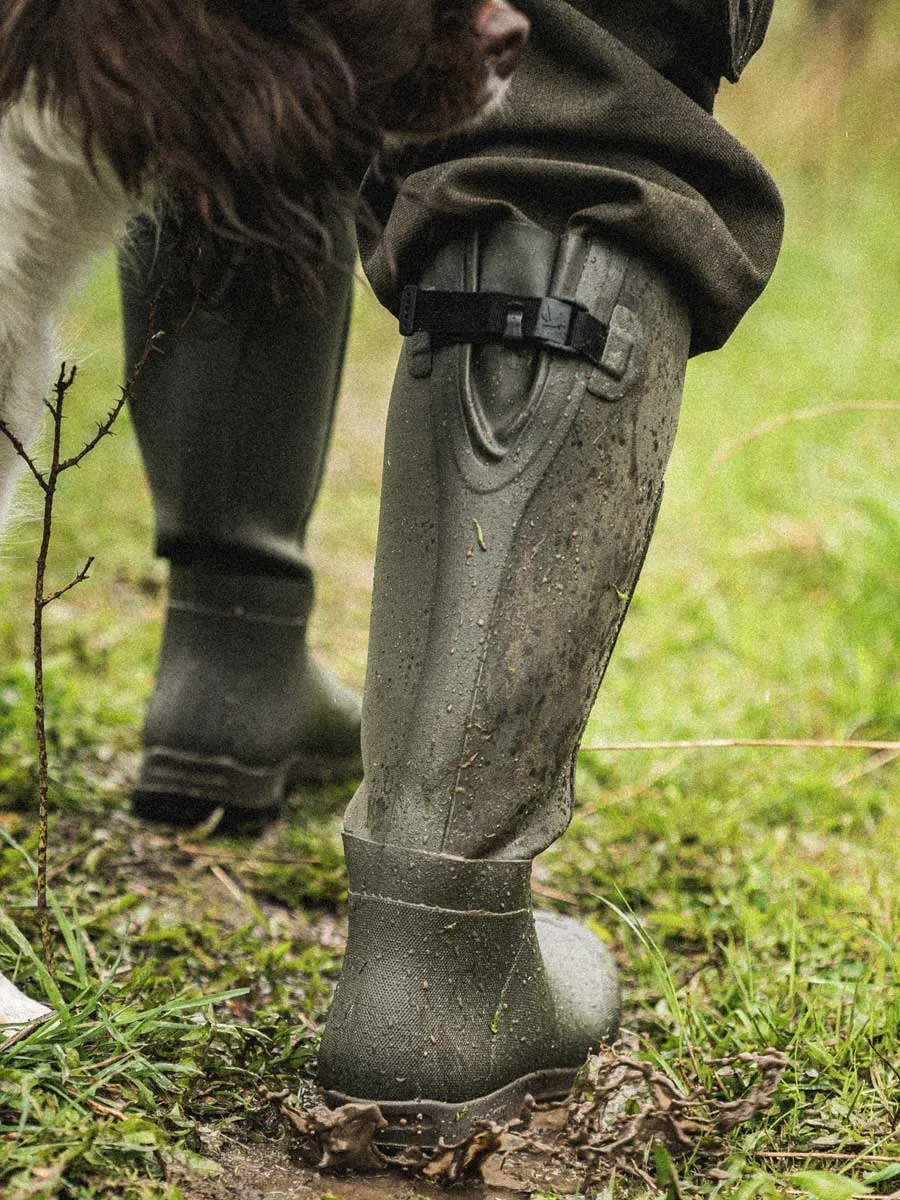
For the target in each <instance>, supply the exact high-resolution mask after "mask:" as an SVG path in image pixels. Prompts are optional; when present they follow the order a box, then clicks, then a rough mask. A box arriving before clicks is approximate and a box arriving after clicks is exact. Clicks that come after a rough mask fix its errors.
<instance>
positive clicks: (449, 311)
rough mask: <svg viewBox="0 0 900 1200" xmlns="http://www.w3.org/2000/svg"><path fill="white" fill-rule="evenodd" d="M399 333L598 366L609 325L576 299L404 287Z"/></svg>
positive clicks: (406, 335)
mask: <svg viewBox="0 0 900 1200" xmlns="http://www.w3.org/2000/svg"><path fill="white" fill-rule="evenodd" d="M400 332H401V333H402V334H403V336H404V337H409V335H410V334H412V333H423V332H424V333H430V334H431V335H432V337H433V338H434V339H435V340H436V341H439V342H473V343H475V344H478V345H482V344H484V343H485V342H503V343H504V344H506V345H512V346H539V347H541V348H542V349H546V350H556V351H558V352H559V353H562V354H580V355H582V356H583V357H584V358H586V359H588V360H589V361H590V362H592V363H594V364H595V365H596V366H599V365H600V363H601V361H602V359H603V351H604V350H605V348H606V339H607V336H608V335H609V326H608V325H604V324H603V322H602V321H598V320H597V318H596V317H592V316H591V314H590V313H589V312H588V311H587V309H586V308H585V307H584V305H583V304H580V303H579V302H578V301H577V300H561V299H559V297H557V296H510V295H507V294H506V293H505V292H436V291H429V290H428V289H423V288H418V287H415V286H413V285H412V284H410V285H409V286H407V287H405V288H404V289H403V294H402V296H401V297H400Z"/></svg>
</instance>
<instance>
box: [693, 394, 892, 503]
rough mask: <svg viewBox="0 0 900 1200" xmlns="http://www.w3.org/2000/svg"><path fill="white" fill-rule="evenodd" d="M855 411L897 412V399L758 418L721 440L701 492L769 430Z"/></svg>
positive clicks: (832, 405)
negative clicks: (734, 435)
mask: <svg viewBox="0 0 900 1200" xmlns="http://www.w3.org/2000/svg"><path fill="white" fill-rule="evenodd" d="M854 412H900V401H896V400H872V401H870V402H864V403H858V404H851V403H847V404H824V405H822V406H820V407H819V408H797V409H794V410H793V412H786V413H779V414H778V416H776V417H770V418H769V419H768V420H767V421H761V422H760V424H759V425H756V426H754V428H753V429H750V430H748V432H747V433H742V434H741V435H740V437H736V438H732V439H731V440H730V441H727V442H723V443H722V445H721V446H720V447H719V449H718V450H717V451H716V453H715V454H714V455H713V457H712V460H711V461H710V464H709V466H708V467H707V469H706V474H705V476H704V478H703V483H702V484H701V491H705V490H706V488H707V487H708V485H709V483H710V481H711V479H712V477H713V475H715V474H716V472H717V471H718V470H719V469H720V468H721V467H722V466H724V464H725V463H726V462H728V460H729V459H731V458H733V457H734V456H735V454H738V453H739V452H740V451H741V450H744V449H746V447H747V446H750V445H752V443H753V442H755V441H758V440H759V439H760V438H763V437H766V436H767V435H768V434H770V433H776V432H777V431H778V430H779V429H784V428H785V427H786V426H788V425H796V424H798V423H799V422H801V421H818V420H820V419H821V418H822V417H834V416H838V415H840V414H842V413H854Z"/></svg>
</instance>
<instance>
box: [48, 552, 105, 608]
mask: <svg viewBox="0 0 900 1200" xmlns="http://www.w3.org/2000/svg"><path fill="white" fill-rule="evenodd" d="M93 565H94V556H93V554H92V555H90V557H89V558H88V560H87V562H86V563H85V564H84V566H83V567H82V568H81V570H80V571H79V572H78V574H77V575H76V576H75V577H74V579H70V580H69V582H68V583H67V584H66V585H65V587H61V588H57V589H56V591H55V592H51V593H50V595H49V596H44V597H43V598H42V600H41V606H42V607H43V608H46V607H47V605H48V604H52V603H53V601H54V600H58V599H59V598H60V596H64V595H65V594H66V592H71V590H72V588H74V587H78V585H79V583H84V581H85V580H86V579H87V577H88V571H90V569H91V567H92V566H93Z"/></svg>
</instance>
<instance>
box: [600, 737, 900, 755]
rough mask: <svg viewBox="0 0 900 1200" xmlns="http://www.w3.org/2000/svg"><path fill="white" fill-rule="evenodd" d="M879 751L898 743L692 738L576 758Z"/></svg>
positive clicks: (616, 745)
mask: <svg viewBox="0 0 900 1200" xmlns="http://www.w3.org/2000/svg"><path fill="white" fill-rule="evenodd" d="M735 749H745V750H772V749H782V750H879V751H885V750H890V751H896V752H898V753H900V742H891V741H865V742H863V741H855V740H850V739H842V738H696V739H694V740H692V741H684V742H605V743H604V744H603V745H599V746H582V747H581V749H580V750H579V753H580V754H603V753H604V752H606V751H617V752H618V751H631V750H735Z"/></svg>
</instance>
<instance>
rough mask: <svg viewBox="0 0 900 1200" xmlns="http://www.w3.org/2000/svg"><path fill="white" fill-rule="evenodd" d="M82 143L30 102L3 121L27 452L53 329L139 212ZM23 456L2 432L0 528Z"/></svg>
mask: <svg viewBox="0 0 900 1200" xmlns="http://www.w3.org/2000/svg"><path fill="white" fill-rule="evenodd" d="M136 207H139V205H138V204H137V203H136V201H135V199H134V198H133V197H130V196H128V195H126V193H125V192H124V190H123V189H122V188H121V186H120V185H119V184H118V182H117V180H116V179H115V178H114V176H113V175H112V172H111V170H110V169H109V167H108V166H106V165H105V164H104V163H103V162H102V161H100V162H99V163H98V164H97V166H96V173H94V171H92V170H91V167H90V166H89V165H88V163H86V161H85V156H84V153H83V149H82V146H81V139H80V137H79V135H78V131H77V129H75V128H69V127H67V126H66V125H65V123H64V122H63V121H62V120H61V119H60V117H59V116H58V115H56V114H54V113H53V112H51V111H49V110H46V109H45V110H43V111H39V110H38V108H37V107H36V106H35V105H34V104H33V103H31V102H30V100H28V99H23V100H20V101H19V102H17V103H16V104H13V105H11V106H10V107H8V108H7V109H6V110H5V111H4V112H3V113H2V116H0V419H2V420H3V421H5V422H6V424H7V425H8V426H9V427H10V428H11V429H12V430H13V432H14V433H15V434H16V436H17V437H18V438H19V439H20V440H21V441H22V442H23V443H24V444H25V445H26V446H27V445H30V443H31V441H32V438H33V437H34V433H35V431H36V429H37V426H38V422H39V419H40V416H41V413H42V411H43V401H44V398H45V397H46V396H47V394H48V392H49V389H50V386H51V383H52V378H53V332H54V329H55V326H56V322H57V321H58V319H59V317H60V315H61V313H62V310H63V308H64V305H65V302H66V299H67V297H68V295H69V293H70V292H71V290H72V288H73V287H74V286H75V285H76V284H77V283H78V281H79V280H80V279H81V278H82V276H83V275H84V273H85V271H86V270H87V267H88V266H89V264H90V262H91V260H92V259H93V258H94V256H95V255H96V254H97V253H98V252H99V251H101V250H103V249H105V248H106V247H108V246H109V245H110V243H111V242H112V241H114V240H115V239H117V238H118V237H119V236H120V235H121V233H122V232H123V230H124V227H125V223H126V221H127V219H128V217H129V216H130V215H132V213H133V212H134V210H135V208H136ZM21 465H22V464H21V460H20V459H19V458H18V457H17V455H16V453H15V450H14V449H13V447H12V445H11V444H10V442H9V440H8V439H7V438H6V437H5V436H4V435H3V434H2V433H0V523H2V521H3V519H4V518H5V516H6V515H7V513H8V510H9V503H10V498H11V493H12V489H13V485H14V482H15V479H16V478H17V476H18V474H19V471H20V470H21Z"/></svg>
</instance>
